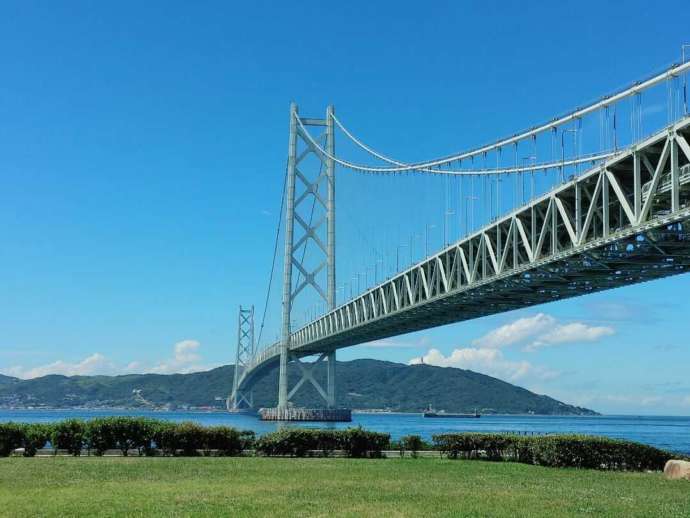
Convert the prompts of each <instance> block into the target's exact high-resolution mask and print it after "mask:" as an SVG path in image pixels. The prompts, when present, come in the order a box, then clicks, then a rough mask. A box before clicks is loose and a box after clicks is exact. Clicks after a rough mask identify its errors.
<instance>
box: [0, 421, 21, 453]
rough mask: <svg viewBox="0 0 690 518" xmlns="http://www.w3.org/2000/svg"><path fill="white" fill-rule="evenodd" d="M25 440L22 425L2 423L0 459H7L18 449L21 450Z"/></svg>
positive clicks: (0, 429)
mask: <svg viewBox="0 0 690 518" xmlns="http://www.w3.org/2000/svg"><path fill="white" fill-rule="evenodd" d="M23 439H24V433H23V430H22V425H20V424H17V423H0V457H7V456H8V455H9V454H10V453H12V452H13V451H14V450H16V449H17V448H21V447H22V441H23Z"/></svg>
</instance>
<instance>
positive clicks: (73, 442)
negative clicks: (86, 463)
mask: <svg viewBox="0 0 690 518" xmlns="http://www.w3.org/2000/svg"><path fill="white" fill-rule="evenodd" d="M87 437H88V435H87V433H86V423H85V422H84V421H82V420H80V419H67V420H66V421H59V422H58V423H55V424H54V425H53V430H52V433H51V436H50V442H51V443H52V444H53V448H55V451H56V452H57V450H67V453H69V454H70V455H74V456H75V457H78V456H79V455H81V451H82V450H83V449H84V448H85V447H86V446H87V443H86V440H87Z"/></svg>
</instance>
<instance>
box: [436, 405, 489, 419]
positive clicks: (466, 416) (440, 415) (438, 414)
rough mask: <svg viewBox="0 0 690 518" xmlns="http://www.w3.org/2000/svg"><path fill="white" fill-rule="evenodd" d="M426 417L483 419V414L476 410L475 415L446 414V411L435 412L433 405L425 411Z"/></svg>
mask: <svg viewBox="0 0 690 518" xmlns="http://www.w3.org/2000/svg"><path fill="white" fill-rule="evenodd" d="M424 417H446V418H451V419H468V418H471V419H476V418H479V417H481V414H480V413H478V412H477V409H475V410H474V414H453V413H450V412H446V411H445V410H438V411H436V410H434V409H433V408H431V405H429V406H428V407H427V408H426V409H425V410H424Z"/></svg>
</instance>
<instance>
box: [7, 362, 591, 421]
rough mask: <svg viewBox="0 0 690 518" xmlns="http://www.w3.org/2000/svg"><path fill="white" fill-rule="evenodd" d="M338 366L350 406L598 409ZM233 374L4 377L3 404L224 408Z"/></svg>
mask: <svg viewBox="0 0 690 518" xmlns="http://www.w3.org/2000/svg"><path fill="white" fill-rule="evenodd" d="M336 368H337V372H338V374H337V386H336V389H337V395H338V402H339V403H340V405H342V406H345V407H349V408H355V409H384V408H387V409H391V410H394V411H404V412H419V411H421V410H422V409H423V408H425V407H426V406H427V405H429V404H431V405H432V406H433V407H434V408H436V409H439V410H440V409H444V410H446V411H448V412H473V411H474V410H475V409H477V410H478V411H480V412H482V413H484V414H487V413H505V414H523V413H535V414H558V415H567V414H570V415H594V414H596V412H593V411H592V410H589V409H586V408H580V407H575V406H571V405H567V404H565V403H562V402H560V401H556V400H555V399H553V398H550V397H548V396H542V395H538V394H534V393H533V392H530V391H529V390H526V389H524V388H521V387H517V386H515V385H511V384H510V383H506V382H505V381H501V380H499V379H496V378H492V377H491V376H486V375H484V374H479V373H476V372H473V371H469V370H462V369H455V368H450V367H448V368H443V367H433V366H430V365H403V364H400V363H392V362H384V361H378V360H354V361H349V362H338V363H337V367H336ZM321 371H325V369H321ZM233 373H234V368H233V367H232V366H225V367H219V368H217V369H213V370H210V371H207V372H197V373H192V374H170V375H161V374H129V375H125V376H72V377H66V376H58V375H51V376H44V377H41V378H35V379H31V380H18V379H16V378H9V377H7V376H0V406H2V407H22V408H23V407H29V406H33V407H53V408H72V407H92V408H93V407H139V408H142V407H143V408H145V407H152V408H163V407H165V408H171V409H174V408H199V407H219V408H220V407H223V406H224V404H225V403H224V401H223V399H224V398H225V397H226V396H227V394H228V392H229V391H230V388H231V387H232V379H233ZM289 377H290V386H293V385H294V384H295V383H296V382H297V381H298V379H299V374H298V372H297V370H296V369H295V368H294V366H292V367H291V368H290V370H289ZM315 377H316V378H317V379H319V380H320V381H322V382H323V381H324V377H325V372H318V373H317V374H316V375H315ZM277 378H278V372H277V369H275V370H273V371H271V372H269V373H268V374H267V375H266V376H265V377H264V378H263V379H261V380H260V381H259V382H258V383H257V384H256V385H255V387H254V404H255V406H256V407H262V406H265V407H268V406H275V404H276V395H277ZM294 402H295V404H296V405H301V406H320V405H322V401H321V399H320V397H319V395H318V394H317V392H316V390H315V389H314V388H313V387H312V386H311V385H310V384H309V383H306V384H305V385H303V386H302V388H301V389H300V390H299V391H298V393H297V395H296V396H295V398H294Z"/></svg>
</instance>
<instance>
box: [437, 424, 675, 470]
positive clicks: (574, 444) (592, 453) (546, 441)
mask: <svg viewBox="0 0 690 518" xmlns="http://www.w3.org/2000/svg"><path fill="white" fill-rule="evenodd" d="M433 440H434V443H435V445H436V447H437V448H438V449H439V450H440V451H441V452H442V453H444V454H446V455H447V456H448V457H450V458H457V457H458V456H459V455H460V454H462V455H463V456H464V457H465V458H486V459H489V460H512V461H516V462H522V463H526V464H536V465H540V466H550V467H571V468H589V469H619V470H636V471H642V470H661V469H663V467H664V464H665V463H666V461H667V460H668V459H670V458H672V457H674V455H673V454H672V453H670V452H666V451H663V450H659V449H658V448H654V447H652V446H647V445H644V444H639V443H635V442H632V441H621V440H616V439H609V438H606V437H592V436H586V435H543V436H529V437H525V436H518V435H512V434H477V433H464V434H440V435H435V436H434V437H433Z"/></svg>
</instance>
